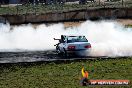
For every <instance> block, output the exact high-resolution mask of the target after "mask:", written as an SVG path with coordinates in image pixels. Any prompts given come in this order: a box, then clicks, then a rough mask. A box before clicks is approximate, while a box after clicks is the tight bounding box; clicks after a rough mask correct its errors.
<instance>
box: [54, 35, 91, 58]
mask: <svg viewBox="0 0 132 88" xmlns="http://www.w3.org/2000/svg"><path fill="white" fill-rule="evenodd" d="M54 40H59V43H57V44H56V45H55V46H56V52H57V53H58V54H59V55H64V56H66V57H67V56H69V55H70V54H72V53H75V54H76V53H77V52H82V51H89V50H90V49H91V44H90V43H89V42H88V40H87V39H86V37H85V36H83V35H81V36H80V35H79V36H68V35H61V39H55V38H54Z"/></svg>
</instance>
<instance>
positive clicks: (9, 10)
mask: <svg viewBox="0 0 132 88" xmlns="http://www.w3.org/2000/svg"><path fill="white" fill-rule="evenodd" d="M98 8H132V0H127V1H126V0H117V1H109V0H107V1H102V0H96V1H94V2H91V1H89V2H87V4H78V2H75V3H74V2H72V3H71V2H70V3H67V2H66V3H65V4H52V5H45V4H44V3H38V4H33V3H25V4H10V5H1V6H0V14H43V13H47V12H56V11H60V12H62V11H69V10H80V9H98Z"/></svg>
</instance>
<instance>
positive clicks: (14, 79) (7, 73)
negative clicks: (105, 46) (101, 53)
mask: <svg viewBox="0 0 132 88" xmlns="http://www.w3.org/2000/svg"><path fill="white" fill-rule="evenodd" d="M82 65H84V66H85V69H86V70H88V71H89V73H90V79H128V80H130V81H132V58H115V59H104V60H103V59H97V60H85V61H69V62H67V61H65V62H61V63H60V62H50V63H46V62H41V63H26V64H24V63H23V64H8V65H1V66H0V88H81V86H80V85H79V79H80V78H81V71H80V70H81V68H82ZM130 86H132V85H130ZM130 86H129V87H130ZM82 88H85V87H82ZM86 88H88V87H86ZM96 88H102V87H99V86H97V87H96ZM104 88H111V87H104ZM120 88H126V87H125V86H122V87H120Z"/></svg>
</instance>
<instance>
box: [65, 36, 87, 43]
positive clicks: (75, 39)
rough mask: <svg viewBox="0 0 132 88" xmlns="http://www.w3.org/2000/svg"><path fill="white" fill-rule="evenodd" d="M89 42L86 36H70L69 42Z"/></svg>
mask: <svg viewBox="0 0 132 88" xmlns="http://www.w3.org/2000/svg"><path fill="white" fill-rule="evenodd" d="M73 42H88V40H87V39H86V37H85V36H68V38H67V43H73Z"/></svg>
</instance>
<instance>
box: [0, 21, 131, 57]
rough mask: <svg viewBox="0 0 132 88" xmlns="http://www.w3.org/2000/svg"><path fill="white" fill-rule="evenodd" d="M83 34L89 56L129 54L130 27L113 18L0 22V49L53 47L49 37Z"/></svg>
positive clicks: (45, 48)
mask: <svg viewBox="0 0 132 88" xmlns="http://www.w3.org/2000/svg"><path fill="white" fill-rule="evenodd" d="M62 34H66V35H85V36H86V37H87V39H88V40H89V42H90V43H91V45H92V49H91V52H90V53H88V55H90V56H132V28H125V27H124V26H123V25H121V24H119V23H117V22H115V21H99V22H92V21H86V22H84V23H82V24H81V25H80V26H77V27H69V28H65V27H64V25H63V24H61V23H60V24H54V25H49V26H46V25H45V24H40V25H38V26H35V27H34V25H32V24H27V25H20V26H12V27H11V26H10V25H9V24H6V25H4V24H0V51H1V52H7V51H15V52H18V51H45V50H54V49H55V46H54V45H55V44H56V43H57V42H58V41H54V40H53V38H60V35H62Z"/></svg>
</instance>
